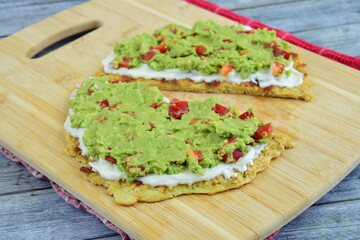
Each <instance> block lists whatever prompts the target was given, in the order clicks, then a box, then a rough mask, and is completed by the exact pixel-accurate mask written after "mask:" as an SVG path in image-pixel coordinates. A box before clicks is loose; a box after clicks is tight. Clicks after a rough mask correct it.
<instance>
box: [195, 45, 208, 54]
mask: <svg viewBox="0 0 360 240" xmlns="http://www.w3.org/2000/svg"><path fill="white" fill-rule="evenodd" d="M206 51H207V49H206V47H204V46H200V45H198V46H195V52H196V53H197V54H199V55H203V54H204V53H205V52H206Z"/></svg>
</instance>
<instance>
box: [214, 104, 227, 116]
mask: <svg viewBox="0 0 360 240" xmlns="http://www.w3.org/2000/svg"><path fill="white" fill-rule="evenodd" d="M212 110H213V111H214V112H216V113H217V114H219V115H220V116H223V115H225V114H226V113H227V112H228V111H229V109H228V108H227V107H224V106H222V105H220V104H215V106H214V107H213V108H212Z"/></svg>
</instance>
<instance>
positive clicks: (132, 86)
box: [69, 76, 270, 181]
mask: <svg viewBox="0 0 360 240" xmlns="http://www.w3.org/2000/svg"><path fill="white" fill-rule="evenodd" d="M69 104H70V106H71V108H72V109H73V114H72V115H71V117H70V120H71V126H72V128H85V132H84V137H83V141H84V144H85V146H86V147H87V148H88V155H90V156H91V157H92V158H94V159H99V156H101V158H103V159H105V160H109V161H111V162H114V163H116V164H117V166H118V168H119V170H121V171H123V172H124V173H125V174H126V175H127V177H128V178H129V180H130V181H132V180H135V179H136V178H137V177H139V176H144V175H147V174H151V173H153V174H177V173H180V172H183V171H185V170H190V171H191V172H194V173H197V174H200V175H203V174H204V168H211V167H214V166H216V165H218V164H221V163H233V162H235V161H237V160H238V159H236V158H239V154H240V152H241V154H242V155H245V154H246V153H247V151H248V148H247V146H246V145H248V144H258V143H264V142H267V141H268V140H269V137H270V135H267V136H265V137H263V138H262V139H256V141H255V140H254V133H255V132H256V131H257V130H258V129H259V126H264V123H263V122H260V121H258V119H257V118H256V117H254V115H253V113H252V110H251V109H250V110H248V111H247V112H246V114H247V115H250V117H248V118H245V119H240V118H239V114H238V113H237V111H236V110H234V108H232V107H224V106H222V105H221V104H219V101H218V100H217V99H216V98H213V97H210V98H208V99H206V100H205V101H200V100H195V101H191V102H186V101H180V100H176V99H174V100H172V101H171V102H170V103H168V102H165V101H164V97H163V95H162V94H161V92H160V91H159V90H158V89H157V88H155V87H148V86H147V85H146V84H144V83H122V82H113V83H112V82H109V81H108V77H106V76H105V77H96V78H89V79H87V80H86V81H85V83H84V84H83V85H82V86H81V88H79V89H78V90H77V92H76V96H74V97H73V98H72V99H70V100H69ZM235 152H236V153H235Z"/></svg>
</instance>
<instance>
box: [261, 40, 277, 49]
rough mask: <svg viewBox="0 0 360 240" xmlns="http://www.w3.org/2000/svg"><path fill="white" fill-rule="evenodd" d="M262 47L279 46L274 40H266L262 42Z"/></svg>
mask: <svg viewBox="0 0 360 240" xmlns="http://www.w3.org/2000/svg"><path fill="white" fill-rule="evenodd" d="M264 47H265V48H273V49H274V48H277V47H279V45H278V43H277V42H276V41H275V40H274V41H272V42H267V43H264Z"/></svg>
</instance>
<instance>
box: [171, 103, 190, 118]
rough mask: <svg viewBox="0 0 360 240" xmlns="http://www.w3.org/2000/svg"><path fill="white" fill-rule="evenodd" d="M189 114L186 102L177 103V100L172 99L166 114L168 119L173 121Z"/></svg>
mask: <svg viewBox="0 0 360 240" xmlns="http://www.w3.org/2000/svg"><path fill="white" fill-rule="evenodd" d="M187 112H189V108H188V102H186V101H179V100H178V99H176V98H174V99H173V100H172V101H171V102H170V105H169V109H168V113H169V116H170V117H173V118H175V119H181V117H182V115H184V114H185V113H187Z"/></svg>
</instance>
